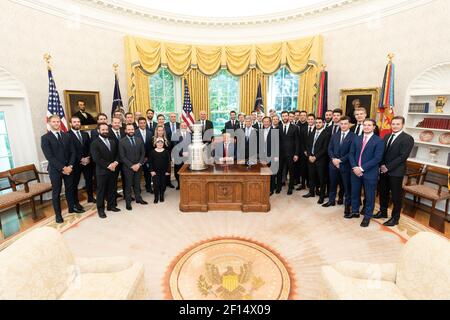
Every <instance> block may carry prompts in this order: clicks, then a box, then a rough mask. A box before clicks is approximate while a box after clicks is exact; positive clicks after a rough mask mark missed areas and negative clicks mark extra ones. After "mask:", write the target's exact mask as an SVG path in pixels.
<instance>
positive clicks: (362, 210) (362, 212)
mask: <svg viewBox="0 0 450 320" xmlns="http://www.w3.org/2000/svg"><path fill="white" fill-rule="evenodd" d="M365 213H366V207H365V206H363V207H362V209H361V211H360V212H359V214H360V215H362V216H363V215H364V214H365Z"/></svg>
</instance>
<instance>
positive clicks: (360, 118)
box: [350, 107, 380, 136]
mask: <svg viewBox="0 0 450 320" xmlns="http://www.w3.org/2000/svg"><path fill="white" fill-rule="evenodd" d="M366 119H367V110H366V108H364V107H360V108H356V109H355V121H356V124H355V125H354V126H352V127H351V129H350V130H351V131H353V132H354V133H355V134H356V135H357V136H362V135H363V134H364V120H366ZM373 133H374V134H375V135H376V136H379V135H380V129H379V128H378V126H377V125H375V129H374V130H373Z"/></svg>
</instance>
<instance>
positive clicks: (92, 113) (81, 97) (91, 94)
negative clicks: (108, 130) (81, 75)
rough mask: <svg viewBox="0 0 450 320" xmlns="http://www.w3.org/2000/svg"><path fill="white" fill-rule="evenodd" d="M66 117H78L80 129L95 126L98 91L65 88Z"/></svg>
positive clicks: (98, 102) (98, 110) (98, 108)
mask: <svg viewBox="0 0 450 320" xmlns="http://www.w3.org/2000/svg"><path fill="white" fill-rule="evenodd" d="M64 98H65V102H66V116H67V119H70V118H71V117H74V116H76V117H78V118H80V122H81V129H82V130H91V129H94V128H95V127H96V126H97V119H96V118H97V115H98V114H99V113H100V112H101V110H100V92H98V91H72V90H65V91H64Z"/></svg>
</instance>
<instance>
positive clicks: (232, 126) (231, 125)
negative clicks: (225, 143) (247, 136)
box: [222, 110, 239, 133]
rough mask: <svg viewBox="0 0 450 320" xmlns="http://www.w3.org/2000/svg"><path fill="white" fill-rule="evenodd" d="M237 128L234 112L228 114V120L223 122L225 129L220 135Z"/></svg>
mask: <svg viewBox="0 0 450 320" xmlns="http://www.w3.org/2000/svg"><path fill="white" fill-rule="evenodd" d="M238 128H239V123H238V120H237V119H236V111H234V110H233V111H231V112H230V120H229V121H227V122H225V128H224V129H223V132H222V133H225V132H227V131H233V133H234V130H236V129H238Z"/></svg>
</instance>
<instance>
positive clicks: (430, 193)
mask: <svg viewBox="0 0 450 320" xmlns="http://www.w3.org/2000/svg"><path fill="white" fill-rule="evenodd" d="M403 189H404V190H405V191H406V192H408V193H411V194H415V195H418V196H420V197H423V198H426V199H431V200H436V201H439V200H445V199H448V198H450V193H449V192H448V190H447V189H442V191H441V194H440V195H439V194H438V189H437V188H433V187H429V186H426V185H423V184H415V185H410V186H403Z"/></svg>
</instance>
